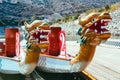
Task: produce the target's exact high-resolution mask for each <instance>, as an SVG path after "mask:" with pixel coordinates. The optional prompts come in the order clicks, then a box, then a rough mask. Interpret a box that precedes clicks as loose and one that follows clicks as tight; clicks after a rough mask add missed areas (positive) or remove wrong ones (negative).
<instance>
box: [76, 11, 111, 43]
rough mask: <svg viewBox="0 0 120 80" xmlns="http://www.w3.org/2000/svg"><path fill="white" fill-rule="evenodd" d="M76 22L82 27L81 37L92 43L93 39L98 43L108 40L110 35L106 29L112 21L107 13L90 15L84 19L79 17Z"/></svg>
mask: <svg viewBox="0 0 120 80" xmlns="http://www.w3.org/2000/svg"><path fill="white" fill-rule="evenodd" d="M78 20H79V24H80V25H81V27H82V29H81V35H82V36H84V37H86V38H89V39H92V40H93V41H92V40H91V41H92V42H94V39H96V37H97V38H98V39H99V40H100V41H102V40H107V39H108V38H110V36H111V33H110V32H109V30H108V29H107V27H106V26H107V25H108V23H109V22H110V21H111V20H112V19H111V16H110V14H109V13H107V12H103V13H101V14H100V13H91V14H89V15H88V16H87V17H86V18H85V19H81V17H79V18H78ZM87 41H89V40H87Z"/></svg>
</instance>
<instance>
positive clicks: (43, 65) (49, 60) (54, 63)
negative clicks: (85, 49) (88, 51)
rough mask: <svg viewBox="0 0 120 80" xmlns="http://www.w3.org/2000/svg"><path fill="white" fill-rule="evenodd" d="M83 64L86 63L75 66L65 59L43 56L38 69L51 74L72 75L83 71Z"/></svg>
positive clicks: (40, 58)
mask: <svg viewBox="0 0 120 80" xmlns="http://www.w3.org/2000/svg"><path fill="white" fill-rule="evenodd" d="M81 64H84V63H77V64H74V65H71V64H70V60H69V59H63V58H58V57H54V58H53V57H50V56H44V55H41V56H40V57H39V62H38V65H37V68H38V69H40V70H42V71H44V72H51V73H72V72H80V71H82V67H83V66H81Z"/></svg>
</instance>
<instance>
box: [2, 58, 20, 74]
mask: <svg viewBox="0 0 120 80" xmlns="http://www.w3.org/2000/svg"><path fill="white" fill-rule="evenodd" d="M0 73H4V74H19V73H20V72H19V61H17V60H14V59H10V58H8V57H2V56H0Z"/></svg>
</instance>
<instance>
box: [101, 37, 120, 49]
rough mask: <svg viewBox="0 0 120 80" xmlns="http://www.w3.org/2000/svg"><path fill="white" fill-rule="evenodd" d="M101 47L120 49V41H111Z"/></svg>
mask: <svg viewBox="0 0 120 80" xmlns="http://www.w3.org/2000/svg"><path fill="white" fill-rule="evenodd" d="M101 46H106V47H113V48H120V39H109V40H108V41H106V42H105V43H102V44H101Z"/></svg>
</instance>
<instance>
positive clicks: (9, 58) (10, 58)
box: [0, 55, 20, 62]
mask: <svg viewBox="0 0 120 80" xmlns="http://www.w3.org/2000/svg"><path fill="white" fill-rule="evenodd" d="M0 58H3V59H8V60H13V61H17V62H20V60H19V59H15V57H7V56H1V55H0Z"/></svg>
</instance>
